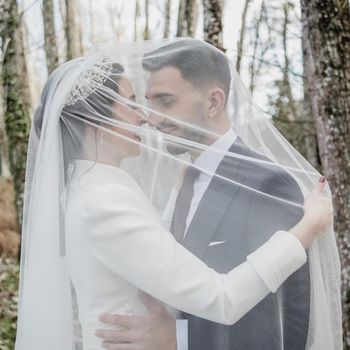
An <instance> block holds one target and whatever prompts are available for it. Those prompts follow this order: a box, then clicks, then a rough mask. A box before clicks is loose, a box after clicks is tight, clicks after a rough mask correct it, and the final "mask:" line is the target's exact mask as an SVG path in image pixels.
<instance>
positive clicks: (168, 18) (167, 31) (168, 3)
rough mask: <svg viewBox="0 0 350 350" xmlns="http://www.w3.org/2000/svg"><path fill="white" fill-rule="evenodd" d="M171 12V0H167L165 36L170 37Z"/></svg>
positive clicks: (165, 7)
mask: <svg viewBox="0 0 350 350" xmlns="http://www.w3.org/2000/svg"><path fill="white" fill-rule="evenodd" d="M170 14H171V0H165V6H164V18H165V21H164V34H163V37H164V38H168V37H169V34H170Z"/></svg>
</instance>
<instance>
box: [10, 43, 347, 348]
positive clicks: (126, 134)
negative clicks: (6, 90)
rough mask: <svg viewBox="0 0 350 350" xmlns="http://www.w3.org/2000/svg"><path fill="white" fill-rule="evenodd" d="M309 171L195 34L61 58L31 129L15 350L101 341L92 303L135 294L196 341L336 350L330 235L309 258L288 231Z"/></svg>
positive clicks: (314, 176)
mask: <svg viewBox="0 0 350 350" xmlns="http://www.w3.org/2000/svg"><path fill="white" fill-rule="evenodd" d="M231 129H232V130H231ZM194 169H196V170H199V171H200V172H201V173H200V175H199V178H198V179H197V180H196V181H195V182H194V183H191V181H190V180H189V179H190V177H189V176H188V174H190V173H191V171H192V173H193V170H194ZM319 176H320V174H319V173H318V172H317V171H316V170H315V169H313V168H312V167H311V165H310V164H308V163H307V161H306V160H305V159H303V157H302V156H301V155H300V154H299V153H298V152H297V151H296V150H295V149H294V148H293V147H292V146H291V145H290V144H289V143H288V142H287V141H286V140H285V139H284V138H283V136H282V135H280V133H279V132H278V131H277V130H276V129H275V127H274V126H273V124H272V122H271V121H270V120H267V119H266V118H265V117H264V116H262V115H261V113H260V111H259V109H258V108H257V107H256V106H255V104H254V103H253V101H252V99H251V96H250V95H249V93H248V92H247V90H246V89H245V88H244V86H243V84H242V82H241V80H240V78H239V76H238V74H237V73H236V72H235V70H234V68H233V66H232V62H230V60H229V59H228V58H227V57H226V56H225V54H224V53H222V52H220V51H218V50H217V49H215V48H214V47H212V46H210V45H208V44H206V43H204V42H202V41H199V40H194V39H183V38H182V39H176V40H166V41H158V42H157V41H156V42H147V41H146V42H139V43H130V44H118V43H109V44H105V45H103V46H100V47H96V48H94V49H93V50H92V51H91V52H90V53H88V54H87V55H86V56H85V57H83V58H78V59H75V60H72V61H69V62H67V63H64V64H63V65H61V66H60V67H59V68H57V69H56V70H55V71H54V72H53V73H52V74H51V75H50V77H49V79H48V81H47V83H46V85H45V88H44V91H43V94H42V99H41V104H40V106H39V107H38V109H37V111H36V113H35V117H34V120H33V125H32V130H31V135H30V141H29V153H28V160H27V174H26V189H25V198H24V215H23V217H24V223H23V230H22V252H21V254H22V255H21V273H20V290H19V311H18V323H17V339H16V350H44V349H45V350H46V349H51V350H62V349H65V350H71V349H72V350H73V349H74V348H76V347H77V346H80V347H83V349H84V350H89V349H96V348H99V347H100V340H98V338H96V337H95V335H94V332H95V331H96V329H97V328H98V327H100V326H101V324H100V323H99V322H98V320H97V319H98V316H99V315H100V314H101V313H104V312H111V313H113V312H117V313H121V314H133V315H135V314H136V315H137V314H144V313H146V312H147V310H146V309H145V306H144V305H143V304H142V303H141V302H140V300H139V299H138V294H137V293H138V290H143V291H145V292H147V293H149V294H151V295H152V296H154V297H155V298H157V299H159V300H160V301H161V302H163V303H165V304H166V305H167V307H169V308H172V309H174V310H173V312H174V314H175V312H180V316H179V317H180V318H184V317H185V318H186V319H188V322H189V324H192V332H189V343H190V344H194V345H192V347H194V348H201V349H203V350H207V349H208V347H209V349H210V344H211V342H213V344H218V339H215V337H212V336H211V334H212V333H216V332H217V331H220V332H221V331H223V332H224V334H225V337H224V338H225V339H226V338H227V339H232V346H231V347H233V344H234V346H237V347H238V348H237V349H238V350H241V349H242V347H243V350H246V349H248V348H249V349H250V350H257V349H259V347H260V348H261V347H264V348H265V349H269V350H282V349H283V350H299V348H300V349H301V347H302V348H303V350H304V349H306V350H339V349H340V348H341V310H340V266H339V256H338V252H337V248H336V243H335V238H334V233H333V230H332V228H331V227H330V228H328V229H327V232H325V234H324V235H322V236H321V237H320V238H318V239H317V240H316V241H315V242H314V243H313V244H312V246H311V247H310V248H309V249H308V251H307V257H306V253H305V251H304V250H303V248H302V247H301V245H300V244H299V242H298V241H297V240H296V239H295V238H294V236H291V235H290V234H289V233H288V230H289V229H290V228H291V227H293V226H294V225H295V224H297V223H298V222H299V220H300V219H301V217H302V215H303V201H304V197H305V196H306V195H308V193H309V192H310V190H311V189H312V187H313V185H314V183H315V182H317V181H318V179H319ZM174 189H175V190H176V191H178V195H176V193H175V192H172V191H173V190H174ZM325 192H326V193H325V196H327V197H329V198H330V190H329V188H328V187H327V188H326V191H325ZM172 196H173V198H170V197H172ZM175 197H176V198H175ZM167 203H168V206H167ZM188 205H189V208H190V209H186V210H184V208H187V206H188ZM162 214H163V215H162ZM162 216H163V220H162ZM186 221H187V222H186ZM169 230H170V231H171V233H170V232H169ZM185 232H186V234H185ZM174 237H176V238H177V239H178V241H176V239H175V238H174ZM271 292H273V293H271ZM75 298H76V302H75ZM169 310H170V309H169ZM206 320H211V321H214V322H212V324H211V325H210V326H208V324H207V323H205V322H207V321H206ZM232 324H234V325H233V326H231V325H232ZM193 325H197V326H193ZM223 325H227V327H224V326H223ZM79 327H81V329H82V336H83V338H82V339H83V343H82V344H81V341H79V339H78V338H79V334H78V333H79V332H77V330H76V329H77V328H79ZM196 327H197V328H196ZM203 327H205V329H207V330H208V331H206V332H204V333H203V332H202V333H201V329H203ZM203 339H205V340H203ZM296 344H298V345H296ZM300 344H302V345H300ZM215 346H216V345H215ZM218 346H219V345H218ZM229 346H230V345H229ZM239 346H241V348H239ZM213 347H214V346H212V348H213ZM190 348H191V346H190ZM226 348H227V346H226ZM222 349H225V347H221V348H220V347H218V350H222ZM210 350H211V349H210ZM225 350H226V349H225ZM259 350H260V349H259Z"/></svg>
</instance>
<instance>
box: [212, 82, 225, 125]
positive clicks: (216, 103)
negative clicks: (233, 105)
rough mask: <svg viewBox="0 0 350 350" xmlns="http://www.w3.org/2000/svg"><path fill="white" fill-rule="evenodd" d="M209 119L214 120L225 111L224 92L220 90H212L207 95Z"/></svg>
mask: <svg viewBox="0 0 350 350" xmlns="http://www.w3.org/2000/svg"><path fill="white" fill-rule="evenodd" d="M208 97H209V109H208V111H209V114H208V116H209V118H215V117H216V115H217V114H218V113H220V112H221V111H222V110H223V109H225V98H226V96H225V92H224V91H223V90H222V89H220V88H218V87H217V88H214V89H212V90H210V93H209V96H208Z"/></svg>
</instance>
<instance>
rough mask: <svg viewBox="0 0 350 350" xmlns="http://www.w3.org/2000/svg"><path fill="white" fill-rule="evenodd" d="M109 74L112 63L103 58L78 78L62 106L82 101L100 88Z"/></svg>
mask: <svg viewBox="0 0 350 350" xmlns="http://www.w3.org/2000/svg"><path fill="white" fill-rule="evenodd" d="M111 73H112V62H111V60H110V59H108V58H103V59H102V60H101V61H100V62H98V63H95V64H94V65H93V67H92V68H90V69H88V70H87V71H85V72H83V73H82V74H81V75H80V76H79V77H78V80H77V83H76V85H75V87H74V88H73V89H72V91H71V92H70V94H69V95H68V97H67V99H66V102H65V104H64V105H65V106H71V105H74V104H75V103H76V102H77V101H79V100H84V99H85V98H86V97H88V96H89V95H90V94H92V93H93V92H94V91H96V90H97V89H98V88H99V87H100V86H102V85H103V83H104V82H105V81H106V80H107V79H108V77H109V76H110V75H111Z"/></svg>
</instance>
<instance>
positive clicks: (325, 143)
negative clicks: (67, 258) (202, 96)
mask: <svg viewBox="0 0 350 350" xmlns="http://www.w3.org/2000/svg"><path fill="white" fill-rule="evenodd" d="M176 36H188V37H196V38H201V39H204V40H206V41H207V42H209V43H211V44H213V45H215V46H216V47H218V48H219V49H221V50H223V51H225V52H226V53H227V55H228V56H229V57H230V59H232V60H233V62H234V64H235V66H236V69H237V71H238V72H239V73H240V75H241V77H242V79H243V80H244V82H245V84H246V86H247V88H248V89H249V90H250V92H251V93H252V95H253V97H254V99H255V100H256V101H257V102H258V104H259V105H260V106H261V109H262V112H263V113H264V114H266V117H267V118H271V119H272V121H273V122H274V124H275V125H276V127H277V128H278V129H279V130H280V131H281V133H282V134H283V135H284V136H285V137H286V138H287V139H288V140H289V141H290V142H291V143H292V144H293V146H294V147H295V148H296V149H297V150H298V151H299V152H301V153H302V154H303V155H304V157H305V158H306V159H307V160H308V161H309V162H310V163H311V164H312V165H313V166H314V167H315V168H316V169H318V170H319V171H320V172H321V173H322V174H324V175H325V176H326V177H327V179H328V182H329V184H330V186H331V188H332V191H333V203H334V208H335V217H334V226H335V231H336V238H337V243H338V247H339V251H340V257H341V263H342V282H343V288H342V301H343V312H344V317H343V327H344V328H343V329H344V349H346V350H349V349H350V5H349V1H348V0H278V1H277V0H234V1H230V0H100V1H98V2H97V1H95V2H93V1H92V0H87V1H83V0H22V1H19V0H0V350H4V349H13V347H14V345H13V340H14V337H15V321H16V300H17V295H16V293H17V292H16V291H17V283H18V281H17V280H18V259H19V258H18V256H19V250H20V248H19V242H20V234H19V232H20V227H21V222H22V214H21V213H22V207H23V190H24V178H25V168H26V162H25V161H26V153H27V144H28V136H29V130H30V125H31V119H32V116H33V112H34V110H35V107H36V105H37V103H38V100H39V98H40V92H41V89H42V87H43V84H44V82H45V79H46V78H47V76H48V74H49V73H50V72H52V71H53V70H54V69H55V68H56V67H57V66H58V65H59V64H60V63H62V62H65V61H66V60H69V59H71V58H74V57H78V56H81V55H84V53H86V52H87V51H88V50H90V49H91V48H93V47H94V45H96V44H100V43H102V42H105V41H108V40H111V39H114V40H117V41H120V42H123V41H132V40H142V39H153V38H162V37H164V38H167V37H170V38H171V37H176Z"/></svg>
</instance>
